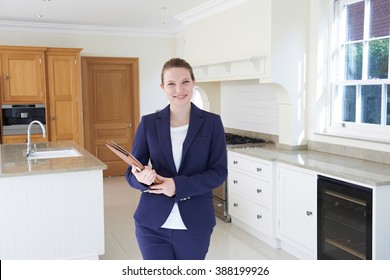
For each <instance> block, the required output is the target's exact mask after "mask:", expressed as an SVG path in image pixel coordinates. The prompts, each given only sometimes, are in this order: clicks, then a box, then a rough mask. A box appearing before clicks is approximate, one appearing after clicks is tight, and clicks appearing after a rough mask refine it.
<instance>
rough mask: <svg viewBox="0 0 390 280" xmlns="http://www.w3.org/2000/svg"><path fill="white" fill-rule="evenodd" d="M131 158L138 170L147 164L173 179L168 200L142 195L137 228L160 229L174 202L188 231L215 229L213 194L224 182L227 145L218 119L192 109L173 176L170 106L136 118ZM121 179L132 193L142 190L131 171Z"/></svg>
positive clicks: (164, 196) (163, 197) (137, 214)
mask: <svg viewBox="0 0 390 280" xmlns="http://www.w3.org/2000/svg"><path fill="white" fill-rule="evenodd" d="M132 154H133V155H134V156H135V157H136V158H138V160H139V161H140V162H141V163H142V164H143V165H147V164H148V162H149V160H150V162H151V164H152V168H153V169H155V170H156V172H157V174H159V175H161V176H164V177H169V178H173V180H174V181H175V185H176V195H175V196H173V197H168V196H166V195H163V194H149V193H146V192H142V195H141V198H140V201H139V204H138V207H137V210H136V212H135V214H134V219H135V221H136V222H137V223H140V224H143V225H146V226H148V227H151V228H155V229H157V228H159V227H161V225H162V224H163V223H164V222H165V220H166V219H167V217H168V216H169V214H170V212H171V210H172V207H173V204H174V203H175V202H177V203H178V206H179V210H180V213H181V216H182V219H183V222H184V224H185V225H186V227H187V229H188V230H190V231H193V232H200V231H204V230H209V229H211V228H213V227H214V226H215V214H214V206H213V194H212V189H214V188H216V187H218V186H219V185H221V184H222V183H223V182H224V181H225V180H226V177H227V151H226V140H225V132H224V128H223V125H222V121H221V118H220V116H218V115H216V114H213V113H210V112H206V111H203V110H201V109H199V108H198V107H196V106H195V105H194V104H191V115H190V123H189V127H188V132H187V136H186V138H185V140H184V143H183V155H182V161H181V165H180V168H179V170H178V171H176V167H175V163H174V160H173V154H172V145H171V135H170V109H169V105H168V106H167V107H165V108H164V109H163V110H162V111H160V112H157V113H153V114H150V115H146V116H143V117H142V118H141V122H140V124H139V126H138V129H137V132H136V135H135V138H134V144H133V148H132ZM126 179H127V181H128V183H129V184H130V186H132V187H133V188H136V189H139V190H141V191H144V190H146V189H147V186H145V185H144V184H142V183H140V182H138V181H137V179H136V178H135V176H134V175H133V174H132V172H131V167H129V168H128V169H127V171H126Z"/></svg>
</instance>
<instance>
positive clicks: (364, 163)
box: [228, 144, 390, 186]
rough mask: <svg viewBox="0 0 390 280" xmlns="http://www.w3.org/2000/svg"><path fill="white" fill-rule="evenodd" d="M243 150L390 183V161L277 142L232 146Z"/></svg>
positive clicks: (353, 178)
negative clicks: (281, 146)
mask: <svg viewBox="0 0 390 280" xmlns="http://www.w3.org/2000/svg"><path fill="white" fill-rule="evenodd" d="M228 150H230V151H234V152H237V153H240V154H244V155H248V156H253V157H257V158H260V159H264V160H269V161H276V162H281V163H286V164H290V165H294V166H297V167H302V168H306V169H309V170H313V171H315V172H317V173H319V174H322V175H328V176H335V177H339V178H340V179H345V180H350V181H353V182H356V183H360V184H367V185H370V186H385V185H390V165H389V164H384V163H378V162H373V161H368V160H361V159H355V158H351V157H345V156H338V155H333V154H329V153H323V152H318V151H312V150H298V151H290V150H284V149H278V148H276V146H275V144H267V145H264V146H261V147H241V148H229V149H228Z"/></svg>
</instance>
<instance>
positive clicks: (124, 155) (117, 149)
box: [106, 141, 162, 184]
mask: <svg viewBox="0 0 390 280" xmlns="http://www.w3.org/2000/svg"><path fill="white" fill-rule="evenodd" d="M106 146H107V148H109V149H110V150H111V151H113V152H114V153H115V154H116V155H117V156H119V157H120V158H121V159H122V160H123V161H124V162H126V163H127V164H128V165H131V166H133V165H135V166H136V167H137V169H139V171H141V170H144V168H145V166H143V164H142V163H140V162H139V161H138V160H137V159H136V158H135V157H134V156H133V155H132V154H131V153H130V152H128V151H126V150H125V149H124V148H123V147H121V146H119V145H118V144H117V143H115V142H114V141H107V143H106ZM154 183H156V184H161V183H162V182H161V181H160V180H159V179H157V178H156V179H155V180H154Z"/></svg>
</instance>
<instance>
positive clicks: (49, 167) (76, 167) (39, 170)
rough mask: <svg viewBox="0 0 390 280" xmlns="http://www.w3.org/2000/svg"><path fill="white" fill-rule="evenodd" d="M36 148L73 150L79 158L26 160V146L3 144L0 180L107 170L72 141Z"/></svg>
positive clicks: (38, 145) (47, 144)
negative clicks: (77, 153)
mask: <svg viewBox="0 0 390 280" xmlns="http://www.w3.org/2000/svg"><path fill="white" fill-rule="evenodd" d="M36 147H37V150H50V149H61V148H62V149H64V148H74V149H76V150H77V151H79V152H80V153H81V156H78V157H63V158H50V159H33V160H28V159H27V158H26V144H3V145H0V178H2V177H15V176H26V175H35V174H48V173H63V172H75V171H85V170H96V169H106V168H107V166H106V165H105V164H104V163H103V162H102V161H100V160H99V159H97V158H96V157H95V156H93V155H92V154H90V153H89V152H88V151H87V150H85V149H84V148H83V147H82V146H80V145H78V144H76V143H74V142H72V141H63V142H48V143H37V144H36Z"/></svg>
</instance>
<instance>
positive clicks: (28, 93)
mask: <svg viewBox="0 0 390 280" xmlns="http://www.w3.org/2000/svg"><path fill="white" fill-rule="evenodd" d="M0 52H2V55H1V60H2V71H3V73H2V75H3V77H2V78H3V94H2V101H3V103H8V104H17V103H24V104H28V103H31V104H39V103H45V97H46V87H45V60H44V57H45V56H44V51H43V49H42V48H31V49H29V48H17V47H15V50H14V49H10V50H2V49H0Z"/></svg>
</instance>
